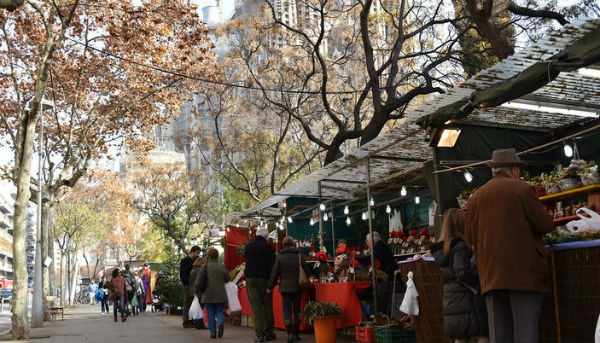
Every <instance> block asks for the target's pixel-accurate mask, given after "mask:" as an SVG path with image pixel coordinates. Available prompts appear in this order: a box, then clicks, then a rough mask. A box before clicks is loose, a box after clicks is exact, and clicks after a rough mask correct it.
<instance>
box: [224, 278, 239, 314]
mask: <svg viewBox="0 0 600 343" xmlns="http://www.w3.org/2000/svg"><path fill="white" fill-rule="evenodd" d="M225 291H227V315H230V316H231V315H232V314H233V313H237V312H240V311H241V310H242V305H241V304H240V298H238V288H237V285H236V284H235V283H233V282H228V283H226V284H225Z"/></svg>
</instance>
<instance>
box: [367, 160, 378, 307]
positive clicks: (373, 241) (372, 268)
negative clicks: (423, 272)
mask: <svg viewBox="0 0 600 343" xmlns="http://www.w3.org/2000/svg"><path fill="white" fill-rule="evenodd" d="M366 160H367V211H368V213H367V218H369V235H370V237H371V249H369V250H370V253H371V271H372V282H373V302H374V304H375V313H378V308H377V282H376V281H377V276H376V274H377V273H375V270H376V268H377V267H376V266H375V254H374V252H375V237H374V236H373V218H372V217H373V215H372V213H371V165H370V160H371V159H370V158H367V159H366Z"/></svg>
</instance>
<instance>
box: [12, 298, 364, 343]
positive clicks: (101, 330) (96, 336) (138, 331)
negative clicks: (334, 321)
mask: <svg viewBox="0 0 600 343" xmlns="http://www.w3.org/2000/svg"><path fill="white" fill-rule="evenodd" d="M98 311H99V307H97V306H94V307H92V306H88V305H80V306H78V307H76V308H74V309H68V310H67V311H65V320H64V321H60V320H59V321H57V322H46V323H44V325H45V326H44V327H43V328H37V329H32V330H31V338H30V340H29V341H21V342H35V343H79V342H86V343H90V342H91V343H95V342H98V343H100V342H102V343H105V342H111V343H114V342H126V343H131V342H141V343H149V342H231V343H238V342H239V343H242V342H244V343H248V342H253V341H254V331H253V330H252V328H248V327H241V326H232V325H225V334H224V335H223V337H222V338H221V339H210V335H209V333H208V330H196V329H183V328H182V327H181V317H180V316H168V315H166V314H164V313H151V312H146V313H142V314H141V315H140V316H138V317H129V318H128V319H127V321H125V322H124V323H121V322H120V318H119V322H117V323H115V322H113V318H112V316H102V315H101V314H100V313H98ZM276 333H277V336H278V339H277V340H276V341H274V342H287V340H286V339H284V336H285V337H286V338H287V336H286V335H285V332H284V331H281V330H278V331H277V332H276ZM301 338H302V342H314V334H313V333H312V332H306V333H304V334H302V335H301ZM344 338H345V339H343V340H342V339H340V340H338V342H339V343H348V342H355V341H354V339H351V337H350V336H345V337H344ZM0 341H2V342H11V340H10V336H8V337H7V336H4V337H0Z"/></svg>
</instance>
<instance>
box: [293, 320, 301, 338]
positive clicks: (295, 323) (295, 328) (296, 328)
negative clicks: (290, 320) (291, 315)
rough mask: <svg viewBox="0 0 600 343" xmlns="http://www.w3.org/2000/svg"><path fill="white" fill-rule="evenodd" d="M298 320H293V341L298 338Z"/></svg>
mask: <svg viewBox="0 0 600 343" xmlns="http://www.w3.org/2000/svg"><path fill="white" fill-rule="evenodd" d="M300 323H301V321H300V320H296V321H294V341H299V340H300Z"/></svg>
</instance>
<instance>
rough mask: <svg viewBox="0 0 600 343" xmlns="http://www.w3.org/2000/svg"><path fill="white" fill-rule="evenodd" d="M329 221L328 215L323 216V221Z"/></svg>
mask: <svg viewBox="0 0 600 343" xmlns="http://www.w3.org/2000/svg"><path fill="white" fill-rule="evenodd" d="M328 219H329V216H328V215H327V213H325V214H324V215H323V220H324V221H327V220H328Z"/></svg>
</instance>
